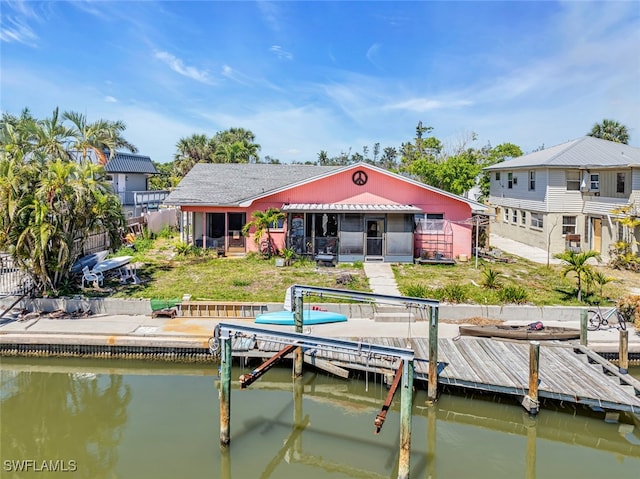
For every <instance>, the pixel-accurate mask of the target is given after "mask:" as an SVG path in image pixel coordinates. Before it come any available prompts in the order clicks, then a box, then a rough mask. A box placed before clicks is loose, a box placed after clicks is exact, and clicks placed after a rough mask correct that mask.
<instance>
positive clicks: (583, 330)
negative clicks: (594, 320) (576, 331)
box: [580, 309, 587, 346]
mask: <svg viewBox="0 0 640 479" xmlns="http://www.w3.org/2000/svg"><path fill="white" fill-rule="evenodd" d="M580 344H581V345H582V346H586V345H587V310H586V309H582V310H581V311H580Z"/></svg>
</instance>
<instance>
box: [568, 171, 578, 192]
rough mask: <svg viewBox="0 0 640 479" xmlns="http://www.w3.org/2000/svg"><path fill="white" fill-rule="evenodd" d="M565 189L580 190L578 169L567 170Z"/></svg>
mask: <svg viewBox="0 0 640 479" xmlns="http://www.w3.org/2000/svg"><path fill="white" fill-rule="evenodd" d="M566 174H567V191H580V170H567V173H566Z"/></svg>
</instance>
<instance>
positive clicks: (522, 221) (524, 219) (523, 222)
mask: <svg viewBox="0 0 640 479" xmlns="http://www.w3.org/2000/svg"><path fill="white" fill-rule="evenodd" d="M520 225H521V226H527V212H526V211H521V212H520Z"/></svg>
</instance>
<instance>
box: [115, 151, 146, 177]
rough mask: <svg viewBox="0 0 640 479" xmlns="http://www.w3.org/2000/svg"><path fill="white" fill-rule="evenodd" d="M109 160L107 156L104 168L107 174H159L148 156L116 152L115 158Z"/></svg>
mask: <svg viewBox="0 0 640 479" xmlns="http://www.w3.org/2000/svg"><path fill="white" fill-rule="evenodd" d="M108 158H109V156H108V154H107V164H106V165H105V167H104V168H105V170H106V171H107V173H145V174H149V175H157V174H158V170H157V169H156V166H155V165H154V164H153V162H152V161H151V158H149V157H148V156H143V155H134V154H132V153H121V152H116V154H115V155H114V156H113V158H111V159H108Z"/></svg>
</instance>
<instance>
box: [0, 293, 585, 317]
mask: <svg viewBox="0 0 640 479" xmlns="http://www.w3.org/2000/svg"><path fill="white" fill-rule="evenodd" d="M13 301H15V298H13V299H12V298H3V299H1V300H0V308H2V309H3V310H4V309H6V308H8V307H9V306H10V305H11V304H12V303H13ZM266 306H267V309H268V311H280V310H282V309H283V308H282V303H267V304H266ZM16 307H18V308H23V309H26V310H28V311H47V312H51V311H57V310H63V311H66V312H68V313H73V312H75V311H80V310H82V311H87V310H91V311H92V313H93V314H106V315H150V314H151V313H152V309H151V302H150V301H149V300H148V299H115V298H91V299H89V298H82V299H46V298H45V299H24V300H22V301H20V302H19V303H18V304H17V305H16ZM322 307H323V308H326V309H328V310H330V311H334V312H339V313H342V314H345V315H347V316H348V317H358V318H373V317H374V315H375V314H376V312H378V311H381V310H383V309H384V308H389V307H388V306H379V307H376V308H374V307H373V306H372V305H370V304H346V303H331V304H327V303H322ZM583 309H588V307H586V306H585V307H580V306H530V305H502V306H491V305H487V306H482V305H474V304H446V303H441V304H440V309H439V317H440V319H443V320H450V321H461V320H464V319H469V318H474V317H481V318H489V319H498V320H503V321H521V322H527V323H530V322H534V321H543V322H544V321H578V320H579V319H580V311H581V310H583ZM407 311H408V310H407ZM408 312H411V313H413V315H414V317H415V320H418V321H420V320H421V319H426V318H422V317H421V313H420V312H419V311H416V310H415V309H412V310H411V311H408Z"/></svg>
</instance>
